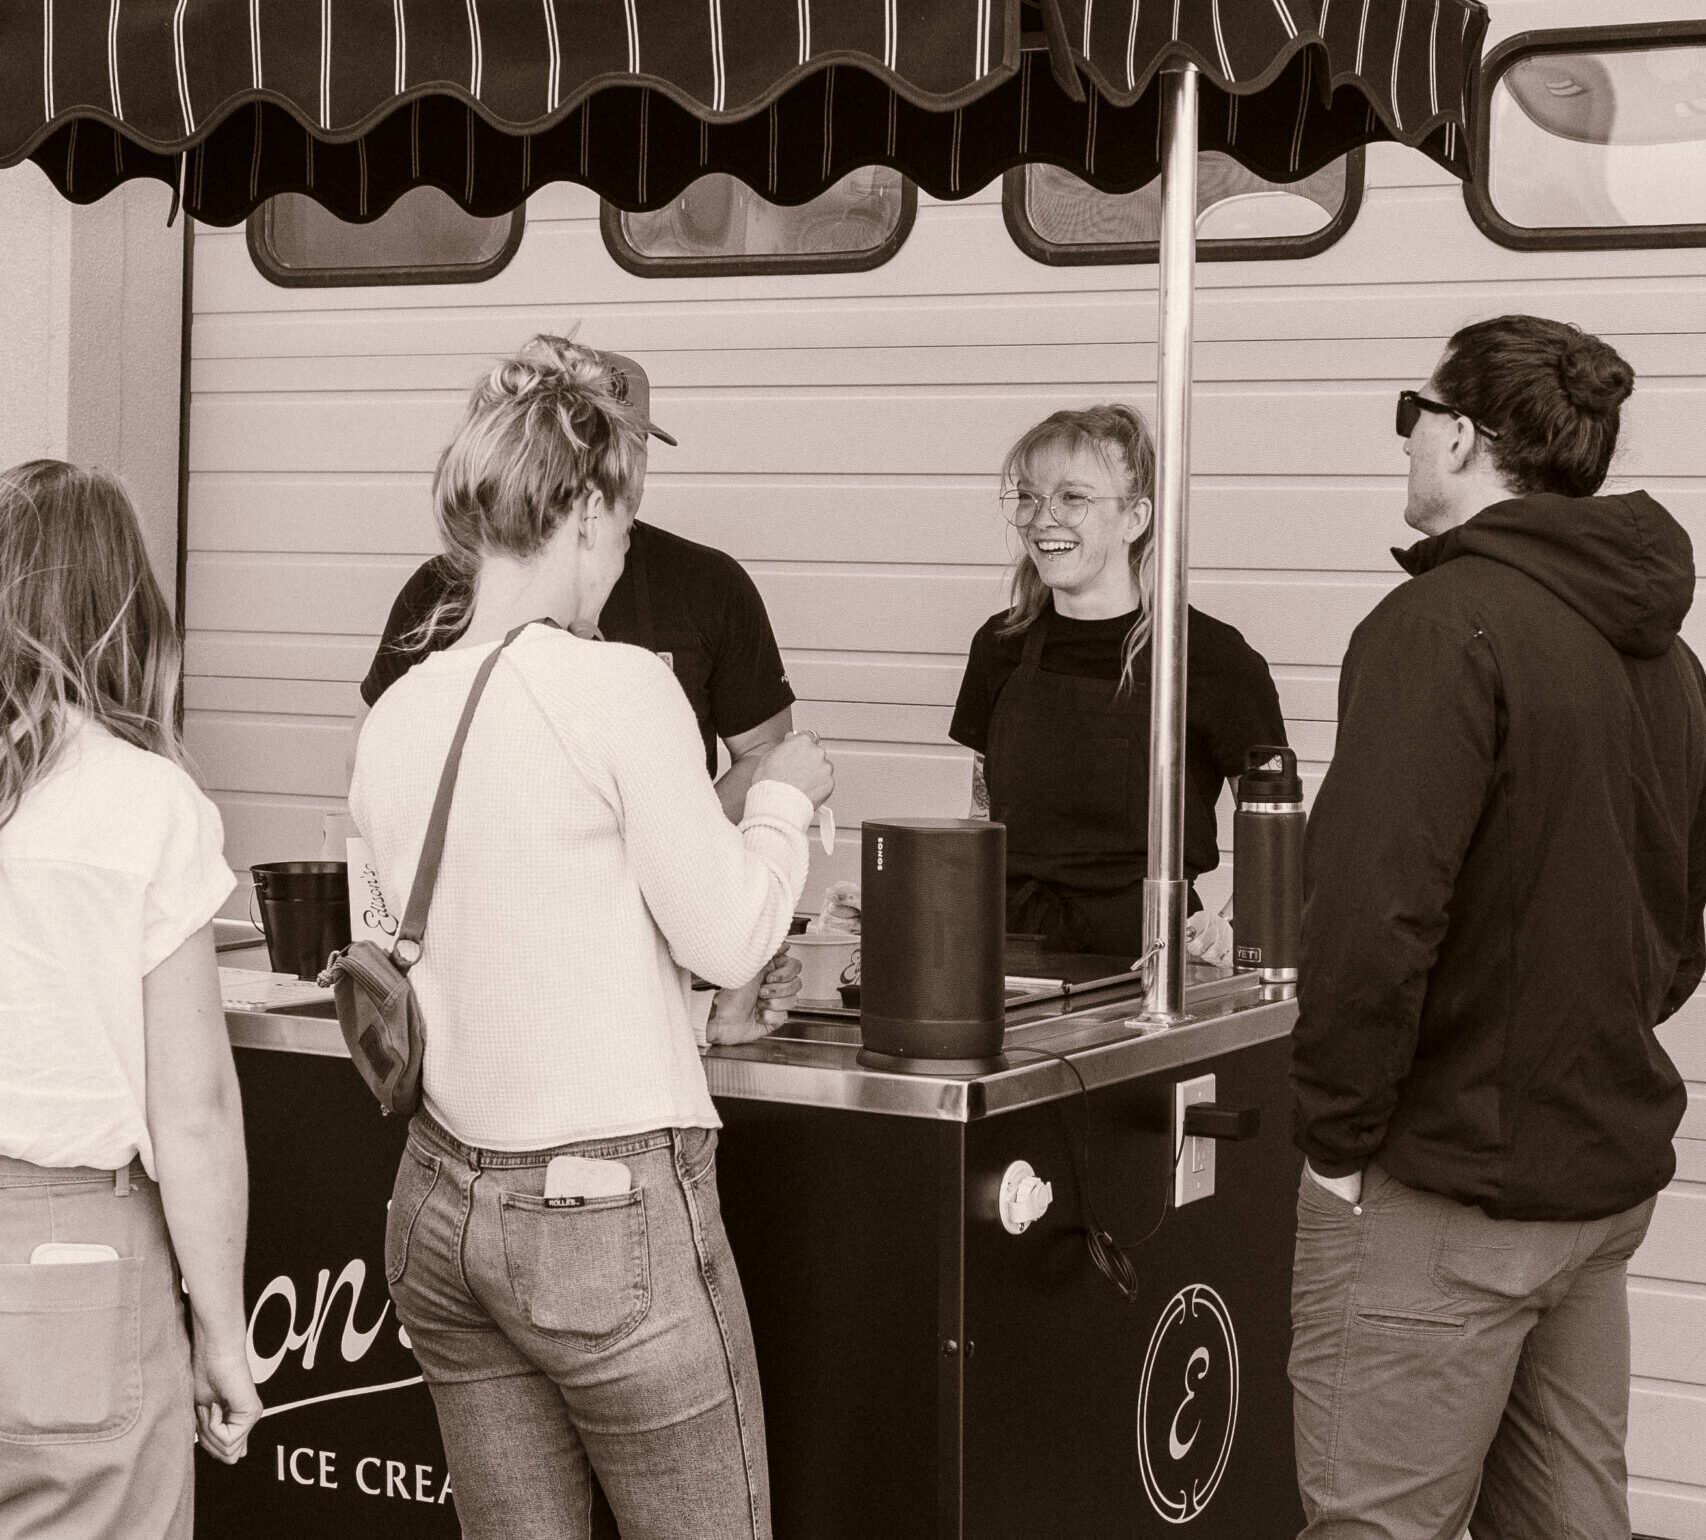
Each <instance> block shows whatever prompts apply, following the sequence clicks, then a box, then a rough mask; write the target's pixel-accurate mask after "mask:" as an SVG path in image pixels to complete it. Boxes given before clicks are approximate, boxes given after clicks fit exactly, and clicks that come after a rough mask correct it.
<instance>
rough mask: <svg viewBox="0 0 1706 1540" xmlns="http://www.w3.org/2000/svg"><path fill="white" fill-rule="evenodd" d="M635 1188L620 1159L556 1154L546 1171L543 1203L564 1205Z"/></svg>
mask: <svg viewBox="0 0 1706 1540" xmlns="http://www.w3.org/2000/svg"><path fill="white" fill-rule="evenodd" d="M633 1185H634V1178H633V1173H632V1172H630V1171H629V1170H628V1168H627V1167H626V1166H625V1165H623V1164H622V1162H621V1161H619V1160H591V1159H589V1158H588V1157H586V1156H585V1155H558V1156H555V1157H554V1158H553V1159H552V1161H551V1163H550V1164H549V1165H548V1166H546V1168H545V1201H546V1202H547V1203H550V1202H561V1203H563V1204H565V1205H568V1204H571V1203H579V1202H584V1201H585V1200H586V1199H588V1198H614V1197H618V1196H620V1195H621V1194H622V1193H625V1192H627V1191H628V1190H629V1189H630V1188H631V1187H632V1186H633Z"/></svg>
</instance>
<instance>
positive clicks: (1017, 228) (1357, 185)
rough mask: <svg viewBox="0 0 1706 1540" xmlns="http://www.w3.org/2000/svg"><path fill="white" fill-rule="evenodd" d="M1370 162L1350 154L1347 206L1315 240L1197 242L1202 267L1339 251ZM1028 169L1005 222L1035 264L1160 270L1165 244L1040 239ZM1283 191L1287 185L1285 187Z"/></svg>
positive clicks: (1012, 182)
mask: <svg viewBox="0 0 1706 1540" xmlns="http://www.w3.org/2000/svg"><path fill="white" fill-rule="evenodd" d="M1367 159H1368V157H1367V156H1366V155H1365V154H1364V153H1363V150H1362V148H1361V147H1360V146H1359V147H1358V148H1356V149H1354V150H1348V151H1346V153H1345V201H1344V203H1343V204H1341V205H1340V207H1339V211H1338V213H1336V214H1335V215H1334V216H1333V217H1332V218H1331V219H1330V220H1329V221H1328V222H1327V223H1326V224H1325V225H1324V226H1322V228H1321V229H1319V230H1317V231H1315V232H1314V233H1313V234H1311V235H1274V236H1260V237H1257V238H1254V239H1245V240H1208V241H1198V242H1197V261H1199V262H1291V261H1296V260H1298V259H1299V258H1302V257H1313V256H1316V255H1318V254H1319V253H1321V252H1323V251H1325V250H1327V248H1328V247H1329V246H1334V245H1337V244H1338V243H1339V242H1340V241H1341V240H1343V239H1344V237H1345V234H1346V232H1347V231H1348V230H1349V229H1350V227H1351V226H1352V225H1353V224H1354V223H1356V217H1357V214H1358V212H1359V211H1360V210H1361V208H1362V199H1363V185H1364V177H1363V173H1364V168H1365V165H1366V162H1367ZM1025 169H1026V168H1025V167H1023V166H1015V167H1014V168H1013V169H1012V170H1011V171H1009V172H1007V173H1006V174H1005V175H1004V176H1003V177H1002V179H1001V217H1002V219H1004V220H1005V221H1006V223H1007V233H1008V234H1009V235H1010V236H1012V238H1013V244H1014V245H1015V246H1017V247H1018V248H1019V250H1020V251H1022V252H1024V254H1025V255H1026V256H1027V257H1029V258H1030V259H1031V260H1032V261H1033V262H1041V263H1044V264H1046V265H1047V266H1049V267H1112V266H1116V265H1119V264H1126V263H1129V264H1142V263H1149V264H1152V265H1153V264H1154V263H1157V262H1159V261H1160V260H1161V244H1160V242H1159V241H1142V242H1127V241H1100V242H1095V243H1087V244H1085V245H1082V246H1061V245H1057V244H1056V243H1055V242H1053V241H1049V240H1045V239H1044V238H1043V237H1042V236H1040V235H1038V234H1037V232H1036V230H1035V228H1034V227H1033V226H1032V224H1031V222H1030V218H1029V217H1028V216H1027V215H1026V213H1025ZM1281 185H1283V184H1281Z"/></svg>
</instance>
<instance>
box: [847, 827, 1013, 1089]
mask: <svg viewBox="0 0 1706 1540" xmlns="http://www.w3.org/2000/svg"><path fill="white" fill-rule="evenodd" d="M861 857H862V859H861V873H860V875H861V889H862V891H861V894H860V902H861V905H862V909H863V918H862V923H863V932H864V934H863V938H862V943H861V945H862V951H863V962H862V972H861V980H860V997H859V998H860V1014H859V1028H860V1038H861V1040H862V1041H863V1043H864V1049H865V1051H864V1052H863V1053H861V1055H860V1062H862V1063H865V1064H876V1065H878V1066H879V1067H882V1068H892V1069H911V1068H918V1069H920V1070H941V1069H943V1068H947V1067H952V1066H955V1065H957V1066H958V1067H960V1068H965V1069H982V1068H987V1067H989V1065H990V1064H991V1063H992V1062H994V1061H996V1060H997V1057H998V1055H999V1054H1000V1052H1001V1035H1002V1032H1003V1030H1004V1028H1005V1025H1006V989H1005V985H1004V977H1005V972H1006V969H1005V965H1004V958H1003V942H1004V939H1005V936H1006V907H1007V905H1006V899H1007V828H1006V825H1005V824H999V823H991V822H988V821H987V820H984V819H973V818H908V819H894V820H889V821H887V822H883V823H866V824H865V825H864V828H863V848H862V851H861ZM921 1060H927V1061H930V1062H928V1063H918V1062H917V1061H921Z"/></svg>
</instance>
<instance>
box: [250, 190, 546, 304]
mask: <svg viewBox="0 0 1706 1540" xmlns="http://www.w3.org/2000/svg"><path fill="white" fill-rule="evenodd" d="M522 223H523V216H522V211H521V210H520V209H517V210H516V211H515V212H514V213H513V214H504V215H501V216H499V217H498V218H496V219H481V218H478V217H477V216H475V215H473V214H470V213H467V212H466V211H465V210H463V209H462V208H460V207H459V206H458V205H457V204H456V203H454V202H452V201H451V199H450V197H449V196H448V195H447V194H445V193H442V192H440V191H439V190H438V189H437V188H436V187H412V188H410V189H409V191H408V192H406V193H404V194H403V196H402V197H400V198H399V199H398V200H397V201H396V202H395V203H393V204H392V205H391V207H390V208H388V209H387V210H386V211H385V212H384V213H383V214H381V215H380V216H379V217H378V218H377V219H374V220H370V221H369V222H368V223H366V224H349V223H346V222H345V221H344V220H341V219H339V218H337V217H336V216H335V215H333V214H331V213H328V212H327V211H326V210H325V209H323V208H322V207H321V206H320V205H319V204H318V203H316V202H314V200H313V199H312V198H309V197H306V196H305V195H303V194H301V193H280V194H279V195H278V196H277V197H276V198H269V199H267V201H266V202H265V203H263V204H262V205H261V206H260V207H259V208H258V209H256V210H255V212H254V213H253V214H251V215H250V216H249V255H250V256H251V257H252V258H253V259H254V263H255V266H256V267H258V268H259V269H260V270H261V272H262V273H263V274H264V275H265V276H266V277H268V278H270V279H271V280H272V281H273V282H274V283H278V284H284V285H286V286H287V287H302V288H307V287H335V286H343V285H349V284H379V283H481V282H483V281H484V280H485V279H487V278H491V277H493V276H494V275H495V274H497V273H499V272H501V271H502V270H503V269H504V268H505V267H506V266H507V265H508V263H509V259H510V258H511V257H513V256H514V255H515V249H516V247H517V246H519V245H520V244H521V231H522Z"/></svg>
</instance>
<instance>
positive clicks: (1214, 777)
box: [948, 607, 1285, 872]
mask: <svg viewBox="0 0 1706 1540" xmlns="http://www.w3.org/2000/svg"><path fill="white" fill-rule="evenodd" d="M1188 614H1189V625H1188V642H1187V650H1188V653H1189V656H1188V658H1187V667H1186V678H1185V866H1186V868H1187V869H1188V870H1190V871H1192V872H1207V871H1213V870H1214V868H1215V867H1216V866H1218V865H1219V864H1220V847H1219V840H1218V835H1217V832H1216V829H1215V818H1214V805H1215V803H1216V802H1218V801H1219V800H1220V790H1221V786H1222V784H1223V783H1224V782H1225V781H1227V780H1229V779H1231V778H1233V777H1234V776H1237V775H1239V774H1241V773H1242V772H1243V769H1244V754H1245V751H1246V750H1247V749H1249V748H1251V747H1252V746H1253V745H1255V744H1258V743H1261V744H1270V743H1271V744H1283V743H1284V742H1285V718H1284V716H1282V715H1281V713H1280V705H1279V693H1278V692H1277V691H1276V690H1275V689H1274V681H1273V677H1272V675H1270V674H1269V673H1268V665H1267V663H1266V661H1265V660H1264V659H1263V657H1262V655H1261V654H1260V653H1259V652H1257V651H1256V650H1255V648H1253V647H1252V646H1250V644H1249V643H1248V642H1246V641H1245V640H1244V638H1243V637H1242V636H1241V635H1239V633H1238V632H1237V631H1236V630H1235V629H1234V628H1233V627H1231V626H1229V625H1227V624H1226V623H1225V622H1224V621H1219V620H1216V619H1215V618H1214V617H1213V616H1212V615H1205V614H1203V612H1202V611H1201V610H1199V609H1196V608H1194V607H1193V608H1192V609H1190V610H1189V612H1188ZM1136 619H1137V612H1136V611H1135V610H1134V611H1132V612H1131V613H1130V614H1127V615H1116V616H1114V617H1113V618H1112V619H1110V620H1074V619H1072V618H1071V617H1070V616H1068V615H1061V614H1058V613H1054V612H1052V611H1051V612H1050V614H1049V621H1048V627H1049V628H1048V637H1047V640H1046V641H1045V642H1044V643H1043V655H1042V660H1041V662H1040V664H1039V666H1040V668H1041V669H1042V672H1043V673H1045V674H1065V675H1069V676H1071V677H1074V678H1078V679H1109V680H1114V679H1118V678H1119V677H1120V660H1121V653H1122V649H1123V648H1124V646H1125V639H1126V633H1127V632H1128V631H1130V630H1131V628H1132V623H1133V622H1134V621H1135V620H1136ZM1006 620H1007V616H1006V612H1005V611H1003V612H1002V613H1001V614H998V615H991V616H990V617H989V619H988V620H986V621H984V623H983V624H982V625H981V626H979V627H978V630H977V635H976V636H974V637H973V638H972V643H971V656H970V657H969V658H968V659H967V660H966V672H965V677H964V678H963V679H962V680H961V681H960V694H959V699H958V700H957V701H956V702H955V704H954V717H953V721H952V722H951V723H950V724H949V727H948V736H949V737H950V738H952V739H953V740H954V741H955V742H956V743H963V744H964V745H965V746H966V747H967V748H968V749H971V750H972V751H973V752H975V753H978V754H982V753H984V752H985V751H986V750H987V748H988V744H989V724H990V719H991V717H993V715H994V713H995V702H996V698H997V697H998V696H999V695H1000V694H1001V690H1002V687H1003V686H1004V685H1005V684H1006V683H1007V681H1008V680H1009V679H1010V678H1011V677H1012V676H1013V671H1014V670H1015V669H1017V668H1018V666H1019V662H1020V659H1021V658H1022V656H1023V655H1024V651H1025V634H1024V632H1018V633H1016V634H1015V635H1012V636H1000V635H997V632H998V631H999V630H1000V629H1001V627H1002V626H1003V625H1004V624H1006ZM1149 667H1150V653H1149V648H1148V647H1147V646H1145V647H1144V648H1143V650H1142V651H1140V652H1139V653H1138V655H1137V660H1136V664H1135V672H1134V676H1133V681H1132V685H1133V690H1134V694H1135V698H1136V699H1138V700H1147V699H1148V698H1149Z"/></svg>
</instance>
